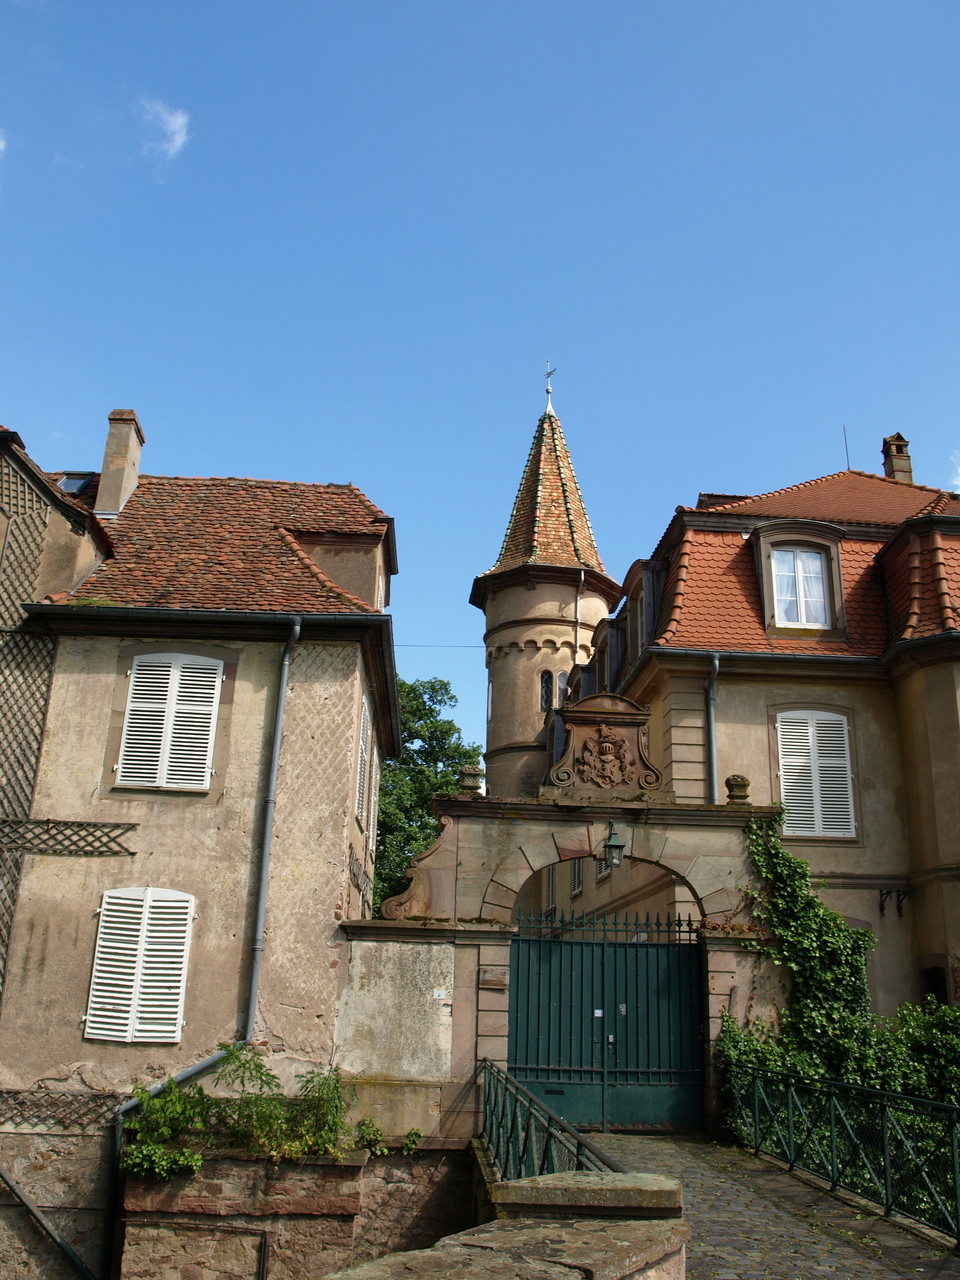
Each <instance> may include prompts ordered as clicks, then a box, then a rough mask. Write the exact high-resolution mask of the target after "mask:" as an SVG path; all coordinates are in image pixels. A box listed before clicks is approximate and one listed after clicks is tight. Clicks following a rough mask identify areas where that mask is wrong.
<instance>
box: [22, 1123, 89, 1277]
mask: <svg viewBox="0 0 960 1280" xmlns="http://www.w3.org/2000/svg"><path fill="white" fill-rule="evenodd" d="M112 1140H113V1134H112V1131H110V1130H106V1129H102V1130H100V1131H99V1132H98V1133H89V1134H81V1133H28V1132H18V1133H11V1132H2V1133H0V1165H2V1166H3V1168H4V1169H5V1170H6V1171H7V1172H8V1173H9V1174H10V1175H11V1177H12V1178H13V1179H14V1181H15V1182H17V1183H18V1184H19V1185H20V1186H22V1187H23V1188H24V1189H25V1190H26V1191H28V1193H29V1194H30V1196H31V1197H32V1199H33V1200H34V1201H35V1203H36V1204H37V1205H39V1207H40V1208H41V1209H42V1210H43V1212H44V1214H45V1215H46V1217H47V1218H48V1219H49V1220H50V1222H51V1223H52V1224H53V1226H54V1227H55V1228H56V1229H57V1230H58V1231H59V1232H60V1233H61V1235H62V1236H63V1237H64V1239H65V1240H67V1241H68V1243H69V1244H71V1245H72V1246H73V1248H74V1249H75V1250H76V1251H77V1253H78V1254H79V1255H80V1257H81V1258H83V1260H84V1262H86V1264H87V1266H88V1267H90V1269H91V1270H92V1271H94V1272H95V1273H97V1274H99V1272H100V1259H101V1257H102V1255H103V1248H104V1227H105V1221H106V1209H107V1205H108V1203H109V1185H108V1170H109V1151H110V1145H111V1143H112ZM0 1276H9V1277H11V1278H12V1277H14V1276H15V1277H16V1280H76V1271H75V1270H74V1268H73V1267H72V1266H71V1265H70V1264H69V1263H68V1262H67V1260H66V1258H65V1257H64V1256H63V1254H62V1253H61V1252H60V1251H59V1250H58V1249H57V1248H56V1247H55V1245H54V1244H53V1243H52V1242H51V1241H50V1240H48V1239H47V1237H46V1236H45V1235H43V1234H42V1233H41V1232H40V1231H39V1229H38V1228H37V1227H36V1226H35V1224H34V1222H33V1220H32V1219H31V1218H30V1216H29V1214H28V1213H27V1211H26V1209H24V1208H23V1207H22V1206H21V1205H20V1204H19V1203H18V1202H17V1201H16V1200H15V1199H14V1198H13V1196H11V1195H9V1194H8V1193H7V1192H6V1191H5V1190H3V1191H2V1192H0Z"/></svg>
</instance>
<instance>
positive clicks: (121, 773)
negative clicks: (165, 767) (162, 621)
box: [117, 654, 174, 787]
mask: <svg viewBox="0 0 960 1280" xmlns="http://www.w3.org/2000/svg"><path fill="white" fill-rule="evenodd" d="M173 681H174V671H173V662H172V659H171V658H170V657H168V656H167V655H164V654H157V655H156V657H151V658H150V660H146V659H144V658H135V659H134V662H133V670H132V671H131V673H130V689H129V692H128V694H127V714H126V716H125V717H124V721H123V738H122V740H121V742H120V765H119V768H118V769H117V782H118V783H120V784H122V785H126V786H141V787H156V786H159V784H160V774H161V760H162V757H163V737H164V728H165V725H166V716H167V703H168V702H169V700H170V696H171V693H172V690H173Z"/></svg>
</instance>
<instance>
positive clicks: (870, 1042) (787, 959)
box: [715, 818, 960, 1102]
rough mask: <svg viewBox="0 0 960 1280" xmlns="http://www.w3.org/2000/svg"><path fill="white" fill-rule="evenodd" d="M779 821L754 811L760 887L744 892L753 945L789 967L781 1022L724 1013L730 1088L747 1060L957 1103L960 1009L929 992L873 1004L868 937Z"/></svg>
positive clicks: (721, 1054)
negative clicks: (829, 896) (818, 882)
mask: <svg viewBox="0 0 960 1280" xmlns="http://www.w3.org/2000/svg"><path fill="white" fill-rule="evenodd" d="M780 826H781V820H780V819H779V818H751V819H750V820H749V821H748V823H747V826H746V835H747V843H748V848H749V852H750V856H751V859H752V862H753V866H754V869H755V870H756V872H757V875H758V877H759V879H760V882H761V887H760V888H759V889H758V890H755V891H753V892H751V893H750V894H749V903H750V907H751V909H752V912H753V916H754V918H755V920H756V921H757V923H758V924H759V925H760V928H761V932H762V938H761V940H760V941H759V942H757V943H756V946H757V947H758V948H759V949H760V950H761V951H763V952H764V953H765V954H766V955H768V956H769V957H770V958H771V959H772V960H773V962H774V963H775V964H777V965H782V966H783V967H784V968H785V969H786V970H787V984H786V985H787V996H786V1002H785V1005H784V1007H783V1008H782V1009H781V1010H780V1014H779V1021H778V1025H776V1026H775V1025H772V1024H770V1023H765V1022H762V1021H760V1020H750V1021H748V1022H747V1023H746V1025H744V1026H740V1025H739V1024H738V1023H737V1022H736V1021H735V1020H734V1019H733V1018H732V1017H731V1016H730V1015H728V1014H725V1015H724V1017H723V1026H722V1028H721V1032H720V1035H719V1037H718V1039H717V1043H716V1046H715V1056H716V1062H717V1065H718V1067H719V1069H720V1072H721V1076H722V1078H723V1079H724V1080H725V1081H726V1082H727V1084H728V1085H730V1084H731V1083H732V1082H733V1081H734V1080H735V1078H736V1076H737V1073H738V1072H739V1071H740V1070H741V1069H743V1068H748V1067H761V1068H765V1069H768V1070H775V1071H789V1072H793V1073H795V1074H797V1075H803V1076H807V1077H814V1078H815V1077H826V1078H829V1079H833V1080H842V1081H844V1082H846V1083H848V1084H858V1085H868V1086H870V1087H873V1088H877V1089H889V1090H893V1091H895V1092H898V1093H909V1094H913V1095H914V1096H917V1097H926V1098H934V1099H936V1100H937V1101H941V1102H960V1008H950V1007H948V1006H946V1005H941V1004H938V1003H937V1002H936V1000H934V999H933V997H928V998H927V999H926V1000H925V1001H924V1003H923V1004H919V1005H916V1004H904V1005H901V1006H900V1008H899V1009H898V1010H897V1013H896V1015H895V1016H894V1017H892V1018H880V1017H877V1016H876V1015H875V1014H873V1013H871V1011H870V994H869V990H868V987H867V956H868V955H869V953H870V950H871V949H872V947H873V946H874V944H875V941H876V940H875V938H874V936H873V934H872V933H870V931H869V930H867V929H855V928H853V927H852V926H850V925H849V924H847V922H846V921H845V920H844V919H843V917H842V916H840V915H838V914H837V913H836V912H835V911H831V910H830V908H829V907H826V906H824V904H823V903H822V902H821V901H820V899H819V897H818V896H817V894H816V892H815V891H814V889H813V886H812V884H811V881H810V868H809V866H808V865H807V863H805V862H803V861H802V860H801V859H799V858H796V857H794V856H793V854H791V853H789V852H788V851H787V850H786V849H785V848H784V847H783V844H782V843H781V839H780Z"/></svg>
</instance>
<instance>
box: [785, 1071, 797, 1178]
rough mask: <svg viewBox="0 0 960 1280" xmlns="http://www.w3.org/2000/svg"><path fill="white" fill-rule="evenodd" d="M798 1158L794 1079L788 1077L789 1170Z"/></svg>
mask: <svg viewBox="0 0 960 1280" xmlns="http://www.w3.org/2000/svg"><path fill="white" fill-rule="evenodd" d="M795 1158H796V1143H795V1142H794V1139H793V1078H792V1076H787V1168H788V1169H792V1168H793V1165H794V1160H795Z"/></svg>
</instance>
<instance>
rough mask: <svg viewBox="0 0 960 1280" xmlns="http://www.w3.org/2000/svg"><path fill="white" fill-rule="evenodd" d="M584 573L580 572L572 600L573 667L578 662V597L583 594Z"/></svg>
mask: <svg viewBox="0 0 960 1280" xmlns="http://www.w3.org/2000/svg"><path fill="white" fill-rule="evenodd" d="M585 576H586V575H585V574H584V571H583V570H582V569H581V570H580V581H579V582H578V583H577V594H576V595H575V596H574V598H573V665H574V666H576V665H577V663H578V662H579V661H580V596H581V595H582V594H583V584H584V581H585Z"/></svg>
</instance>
